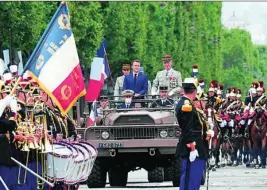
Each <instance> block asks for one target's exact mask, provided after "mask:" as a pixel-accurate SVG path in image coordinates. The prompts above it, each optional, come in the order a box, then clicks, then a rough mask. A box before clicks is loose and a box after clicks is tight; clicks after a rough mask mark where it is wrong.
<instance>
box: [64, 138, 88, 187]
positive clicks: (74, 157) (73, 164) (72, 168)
mask: <svg viewBox="0 0 267 190" xmlns="http://www.w3.org/2000/svg"><path fill="white" fill-rule="evenodd" d="M60 143H63V144H66V145H67V146H69V147H70V148H71V150H72V153H73V154H72V160H71V163H70V165H69V167H68V168H67V177H66V179H65V180H64V182H65V183H66V184H74V183H76V181H72V179H71V176H72V173H73V171H76V168H77V167H78V162H77V160H78V161H79V160H83V155H82V154H80V158H77V157H78V156H79V150H78V149H77V148H76V147H74V146H73V145H72V144H70V143H67V142H64V141H60ZM75 160H76V162H75Z"/></svg>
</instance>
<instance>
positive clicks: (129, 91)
mask: <svg viewBox="0 0 267 190" xmlns="http://www.w3.org/2000/svg"><path fill="white" fill-rule="evenodd" d="M122 95H123V96H133V95H134V91H132V90H124V91H123V92H122Z"/></svg>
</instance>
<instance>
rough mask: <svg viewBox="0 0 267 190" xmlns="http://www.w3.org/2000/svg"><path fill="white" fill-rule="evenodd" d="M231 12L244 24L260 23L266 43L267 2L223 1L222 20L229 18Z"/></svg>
mask: <svg viewBox="0 0 267 190" xmlns="http://www.w3.org/2000/svg"><path fill="white" fill-rule="evenodd" d="M233 12H235V15H236V16H237V17H238V18H240V19H241V20H243V21H245V22H246V24H260V25H262V27H263V31H264V34H265V35H266V44H267V2H223V7H222V22H224V21H226V20H227V19H229V18H230V17H231V16H232V15H233Z"/></svg>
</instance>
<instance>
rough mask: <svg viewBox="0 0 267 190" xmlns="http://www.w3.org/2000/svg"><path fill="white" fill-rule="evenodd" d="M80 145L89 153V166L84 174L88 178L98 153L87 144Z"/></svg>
mask: <svg viewBox="0 0 267 190" xmlns="http://www.w3.org/2000/svg"><path fill="white" fill-rule="evenodd" d="M80 144H82V145H84V146H85V147H86V148H87V150H88V151H89V166H88V167H87V169H88V170H87V171H86V172H85V177H86V178H88V177H89V175H90V174H91V171H92V169H93V166H94V163H95V159H96V157H97V153H98V152H97V149H96V148H95V147H94V146H93V145H91V144H90V143H88V142H80Z"/></svg>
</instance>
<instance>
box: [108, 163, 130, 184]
mask: <svg viewBox="0 0 267 190" xmlns="http://www.w3.org/2000/svg"><path fill="white" fill-rule="evenodd" d="M108 179H109V184H110V186H111V187H114V186H117V187H125V186H126V185H127V180H128V172H127V171H125V170H124V169H122V168H119V167H118V168H111V169H110V170H109V171H108Z"/></svg>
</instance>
